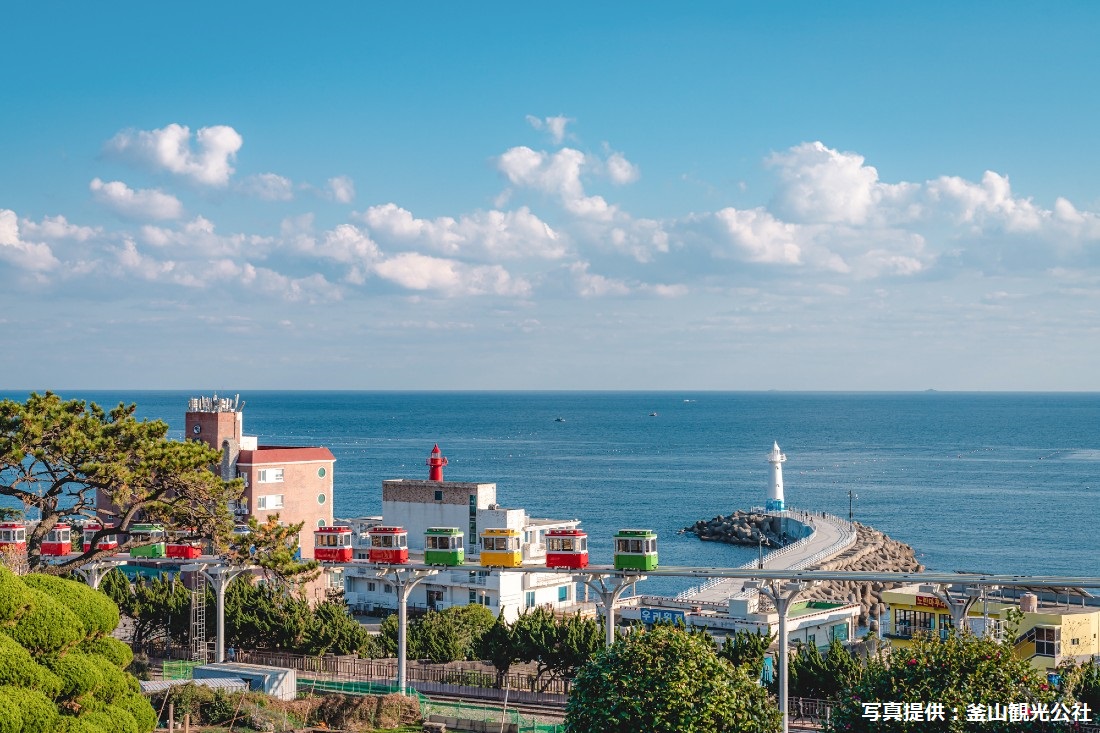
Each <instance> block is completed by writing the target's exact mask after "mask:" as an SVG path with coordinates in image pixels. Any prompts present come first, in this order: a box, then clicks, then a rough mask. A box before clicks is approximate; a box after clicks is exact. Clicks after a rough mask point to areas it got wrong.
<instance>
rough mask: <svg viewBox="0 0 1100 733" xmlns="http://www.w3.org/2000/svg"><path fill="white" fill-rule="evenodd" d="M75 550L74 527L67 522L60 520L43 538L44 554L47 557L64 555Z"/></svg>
mask: <svg viewBox="0 0 1100 733" xmlns="http://www.w3.org/2000/svg"><path fill="white" fill-rule="evenodd" d="M72 551H73V528H72V525H70V524H68V523H67V522H58V523H57V524H55V525H54V526H53V529H51V530H50V531H49V532H47V533H46V536H45V537H43V538H42V554H43V555H46V556H47V557H64V556H65V555H69V554H71V553H72Z"/></svg>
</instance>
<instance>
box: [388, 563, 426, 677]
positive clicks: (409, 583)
mask: <svg viewBox="0 0 1100 733" xmlns="http://www.w3.org/2000/svg"><path fill="white" fill-rule="evenodd" d="M438 573H439V571H438V570H414V569H411V568H397V567H392V566H388V567H385V568H383V569H381V570H380V571H379V572H378V577H379V578H384V579H386V580H387V581H389V582H391V583H393V585H394V589H395V590H396V591H397V690H398V692H400V693H401V694H402V695H404V694H405V691H406V688H407V686H408V682H407V674H406V665H405V662H406V660H405V657H406V655H407V650H408V605H409V593H410V592H411V591H412V589H413V588H415V587H416V585H417V584H418V583H419V582H420V581H422V580H424V579H425V578H429V577H431V576H433V575H437V574H438Z"/></svg>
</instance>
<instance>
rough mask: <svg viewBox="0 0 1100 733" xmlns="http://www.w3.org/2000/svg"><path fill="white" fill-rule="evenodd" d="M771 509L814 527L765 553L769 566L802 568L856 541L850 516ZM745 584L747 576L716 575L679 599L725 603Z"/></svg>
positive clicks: (765, 565)
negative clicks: (716, 576) (743, 578)
mask: <svg viewBox="0 0 1100 733" xmlns="http://www.w3.org/2000/svg"><path fill="white" fill-rule="evenodd" d="M768 513H769V514H772V515H773V516H782V517H785V518H787V520H788V521H792V522H799V523H801V524H803V525H809V527H810V528H811V529H812V530H813V532H812V533H811V534H810V535H809V536H808V537H803V538H802V539H800V540H798V541H797V542H794V543H792V544H789V545H787V546H786V547H781V548H779V549H778V550H772V551H771V552H769V553H767V554H766V555H764V568H765V569H768V570H802V569H805V568H808V567H810V566H812V565H816V564H818V563H821V562H825V561H826V560H828V559H829V558H831V557H833V556H835V555H838V554H840V553H841V552H843V551H844V550H846V549H848V548H849V547H851V546H852V545H853V544H854V543H855V541H856V530H855V527H854V526H853V525H852V524H850V523H849V522H848V520H846V519H841V518H840V517H836V516H833V515H832V514H824V513H822V512H806V511H802V510H799V509H789V510H787V511H785V512H782V513H777V512H768ZM758 565H759V561H757V560H753V561H752V562H748V563H745V564H744V565H742V566H741V567H742V568H755V567H757V566H758ZM744 585H745V581H744V580H739V579H736V578H715V579H714V580H712V581H709V582H707V583H704V584H703V585H700V586H696V587H694V588H689V589H688V590H686V591H684V592H682V593H680V594H678V595H677V596H676V600H678V601H691V602H692V603H723V602H725V601H728V600H729V599H730V598H731V597H732V596H735V595H737V594H738V593H740V592H741V590H742V588H743V586H744Z"/></svg>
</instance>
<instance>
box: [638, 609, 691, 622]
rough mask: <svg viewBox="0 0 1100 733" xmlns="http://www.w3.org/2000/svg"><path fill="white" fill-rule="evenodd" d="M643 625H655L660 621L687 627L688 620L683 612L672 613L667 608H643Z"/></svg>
mask: <svg viewBox="0 0 1100 733" xmlns="http://www.w3.org/2000/svg"><path fill="white" fill-rule="evenodd" d="M641 618H642V623H644V624H655V623H657V622H658V621H663V622H665V623H673V624H677V623H678V624H683V625H684V626H687V619H686V618H685V616H684V612H683V611H671V610H669V609H667V608H643V609H641Z"/></svg>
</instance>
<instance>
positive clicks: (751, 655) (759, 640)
mask: <svg viewBox="0 0 1100 733" xmlns="http://www.w3.org/2000/svg"><path fill="white" fill-rule="evenodd" d="M774 641H775V634H760V633H757V632H755V631H747V630H745V629H742V630H740V631H738V632H737V633H735V634H734V635H733V636H727V637H726V640H725V641H724V642H722V647H721V648H720V649H719V650H718V656H719V657H721V658H722V659H725V660H726V661H727V662H729V663H730V664H732V665H733V666H734V667H741V668H742V669H744V670H745V674H747V675H748V676H749V679H753V680H758V679H760V675H761V674H763V672H764V657H766V656H767V653H768V647H770V646H771V645H772V642H774Z"/></svg>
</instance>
